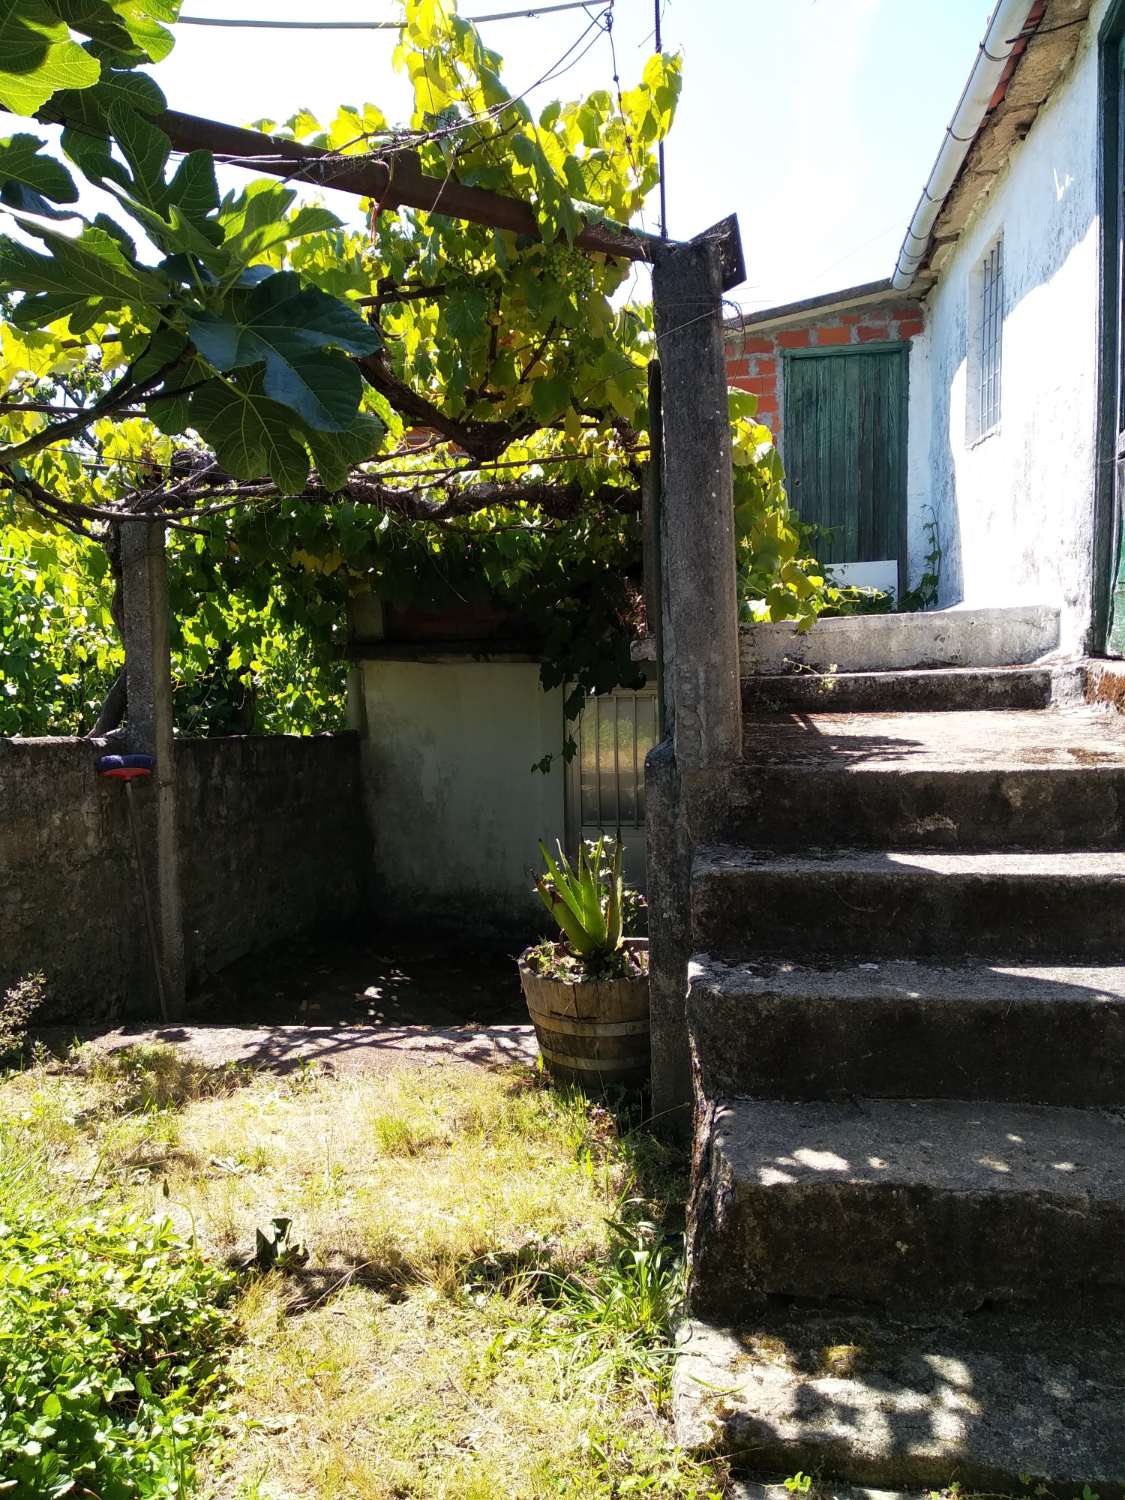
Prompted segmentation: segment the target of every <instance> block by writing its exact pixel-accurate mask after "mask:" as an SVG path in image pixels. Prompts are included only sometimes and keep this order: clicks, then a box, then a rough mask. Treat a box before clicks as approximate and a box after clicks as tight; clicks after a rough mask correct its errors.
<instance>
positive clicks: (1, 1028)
mask: <svg viewBox="0 0 1125 1500" xmlns="http://www.w3.org/2000/svg"><path fill="white" fill-rule="evenodd" d="M46 984H47V981H46V979H45V978H44V976H43V974H42V973H41V972H36V973H34V974H25V975H24V977H23V978H22V979H18V980H17V981H16V983H15V984H14V985H12V987H11V988H10V989H7V990H5V991H4V994H3V996H0V1063H4V1062H9V1061H10V1060H11V1059H12V1058H13V1057H18V1056H19V1055H20V1054H21V1053H22V1052H23V1050H24V1048H25V1046H26V1045H27V1028H28V1026H29V1024H30V1022H31V1018H32V1016H33V1015H34V1014H35V1012H36V1011H37V1010H38V1009H39V1007H40V1006H41V1005H42V1004H43V1001H44V1000H45V999H46Z"/></svg>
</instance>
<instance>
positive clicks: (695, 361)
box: [652, 236, 742, 775]
mask: <svg viewBox="0 0 1125 1500" xmlns="http://www.w3.org/2000/svg"><path fill="white" fill-rule="evenodd" d="M721 278H722V273H721V267H720V256H719V250H718V246H717V245H716V244H715V243H713V241H712V240H710V239H708V238H707V237H706V236H703V237H701V238H700V239H698V240H692V241H691V242H690V243H689V244H686V245H668V246H667V247H666V248H664V249H662V250H661V251H660V252H659V254H658V257H657V260H656V263H655V265H654V267H653V276H652V287H653V300H654V304H655V309H656V348H657V357H658V358H659V360H660V386H661V407H662V417H663V429H664V445H663V453H662V484H661V491H662V493H661V502H660V510H661V531H660V550H661V571H662V574H663V603H664V608H663V631H662V646H663V652H664V696H665V703H666V706H667V713H668V722H669V727H670V729H671V734H672V743H673V747H674V749H675V755H676V764H677V766H678V768H679V771H680V774H681V775H686V774H687V773H689V772H691V771H695V770H717V769H719V768H721V767H725V766H729V765H730V764H732V762H734V761H736V760H737V759H738V758H739V756H740V755H741V753H742V708H741V697H740V692H741V689H740V683H739V671H738V592H737V587H736V583H735V541H734V503H733V495H732V486H731V447H730V418H729V415H728V412H727V374H726V366H725V364H724V361H723V324H722V279H721Z"/></svg>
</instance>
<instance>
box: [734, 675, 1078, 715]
mask: <svg viewBox="0 0 1125 1500" xmlns="http://www.w3.org/2000/svg"><path fill="white" fill-rule="evenodd" d="M1052 683H1053V673H1052V670H1051V668H1050V667H1036V666H1029V667H992V668H988V667H934V668H931V669H929V670H926V669H924V668H923V669H920V670H916V671H907V672H817V671H815V670H810V671H803V672H789V673H776V672H775V673H772V674H769V675H760V676H755V677H744V678H743V680H742V706H743V708H744V709H746V710H747V711H748V712H750V713H777V712H780V711H783V710H787V709H788V710H798V711H800V712H802V713H839V714H855V713H897V712H909V713H919V712H927V711H934V710H936V711H939V712H940V711H943V710H944V711H957V710H984V709H1013V708H1023V709H1042V708H1048V707H1049V706H1050V703H1051V696H1052Z"/></svg>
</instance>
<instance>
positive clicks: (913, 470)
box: [909, 0, 1106, 651]
mask: <svg viewBox="0 0 1125 1500" xmlns="http://www.w3.org/2000/svg"><path fill="white" fill-rule="evenodd" d="M1105 9H1106V0H1101V3H1099V4H1098V5H1097V6H1096V7H1095V9H1094V11H1093V13H1092V14H1091V17H1090V21H1089V23H1088V24H1087V27H1086V30H1085V34H1084V39H1083V42H1082V44H1081V46H1080V49H1079V52H1078V55H1077V57H1076V58H1075V61H1074V64H1073V66H1072V68H1071V71H1070V72H1069V73H1068V75H1067V76H1066V77H1065V78H1064V79H1063V80H1061V81H1060V83H1059V84H1058V85H1056V88H1055V90H1054V93H1053V95H1052V98H1051V99H1050V101H1049V102H1048V103H1047V105H1046V106H1045V107H1044V108H1043V110H1042V111H1041V112H1040V114H1039V116H1038V118H1037V119H1036V121H1035V123H1034V125H1033V126H1032V128H1031V131H1030V133H1029V135H1028V137H1027V140H1026V142H1025V143H1024V144H1023V145H1022V146H1021V147H1020V149H1019V150H1017V151H1016V152H1014V153H1013V156H1012V159H1011V161H1010V163H1009V165H1008V168H1007V170H1006V172H1005V173H1004V174H1003V175H1002V176H1001V177H999V178H998V179H997V181H996V183H995V185H994V186H993V187H992V189H991V190H990V192H989V195H988V197H987V198H986V200H985V201H984V203H983V204H982V206H981V207H980V208H979V209H978V211H977V212H976V214H975V216H974V217H973V218H972V219H971V220H970V222H969V224H968V225H967V227H966V229H965V231H964V232H963V234H962V235H961V238H960V240H959V242H958V244H957V246H956V249H955V251H954V253H953V254H952V256H951V257H950V259H949V261H948V262H947V263H946V264H945V266H944V267H943V269H942V274H941V276H940V279H939V281H938V283H937V285H936V286H935V287H934V289H933V290H932V292H931V293H930V295H929V299H928V303H927V313H926V332H925V335H924V336H923V337H922V338H921V339H919V340H917V341H916V345H915V352H914V355H913V357H912V361H911V372H910V374H911V397H910V401H911V414H910V415H911V422H910V483H909V497H910V499H909V503H910V555H911V574H912V576H915V577H916V576H917V574H918V573H919V572H920V569H921V559H922V556H923V554H924V553H925V551H926V550H927V548H926V538H925V534H924V530H923V525H924V522H925V520H926V512H925V506H926V505H927V504H930V505H932V506H933V508H934V511H935V513H936V516H937V521H938V536H939V539H940V542H941V546H942V550H943V558H942V571H941V590H940V599H939V604H940V605H941V606H950V605H956V604H964V605H966V606H969V607H977V606H980V607H985V606H988V607H996V606H1004V605H1017V604H1046V605H1053V606H1058V607H1059V609H1060V610H1061V612H1062V618H1061V632H1060V646H1061V647H1062V648H1063V649H1064V650H1070V651H1075V650H1079V649H1082V648H1084V647H1086V646H1087V645H1088V644H1089V642H1088V639H1087V637H1088V632H1089V630H1090V626H1091V619H1092V601H1093V587H1094V578H1093V571H1094V535H1093V534H1094V473H1095V428H1096V412H1097V341H1098V308H1099V293H1100V282H1099V265H1098V208H1097V197H1098V49H1097V34H1098V28H1099V26H1100V24H1101V20H1102V17H1103V15H1104V13H1105ZM1000 234H1002V235H1003V244H1004V320H1003V345H1002V375H1001V379H1002V411H1001V417H1000V424H999V427H998V429H996V430H994V431H993V432H991V433H990V434H988V435H986V436H985V437H983V438H981V439H979V440H977V441H974V440H973V438H972V436H971V428H970V425H969V424H968V422H967V411H968V403H969V400H970V392H969V382H970V365H971V350H972V339H973V334H974V328H975V322H976V319H977V316H978V302H977V291H978V287H977V277H978V275H979V268H980V266H981V264H982V262H983V260H984V257H985V255H986V254H987V252H988V250H989V248H990V246H991V245H992V244H993V243H994V242H995V240H996V239H997V237H998V236H999V235H1000Z"/></svg>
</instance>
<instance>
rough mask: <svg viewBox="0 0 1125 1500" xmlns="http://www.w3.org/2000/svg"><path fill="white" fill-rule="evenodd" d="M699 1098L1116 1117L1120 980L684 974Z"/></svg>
mask: <svg viewBox="0 0 1125 1500" xmlns="http://www.w3.org/2000/svg"><path fill="white" fill-rule="evenodd" d="M688 978H689V990H688V999H687V1017H688V1027H689V1030H690V1033H691V1038H692V1051H693V1054H694V1056H695V1060H696V1077H697V1081H698V1085H699V1087H700V1089H701V1091H702V1092H703V1094H704V1095H705V1096H706V1097H708V1098H711V1099H718V1098H728V1097H730V1096H731V1095H734V1094H752V1095H754V1097H755V1098H759V1099H822V1100H829V1099H834V1098H836V1099H838V1098H841V1097H845V1096H847V1095H849V1094H858V1095H872V1096H875V1095H879V1096H883V1097H886V1098H896V1099H934V1098H937V1099H991V1100H998V1101H1002V1102H1006V1103H1013V1104H1018V1103H1023V1104H1067V1105H1080V1106H1087V1107H1090V1106H1106V1107H1108V1106H1114V1105H1121V1106H1125V967H1120V966H1104V967H1100V968H1099V967H1095V966H1092V965H1069V966H1065V965H1064V966H1054V967H1038V968H1035V967H1012V966H1005V965H996V964H988V963H981V964H973V965H961V966H958V967H951V966H948V965H946V966H935V965H929V964H922V963H915V962H902V961H892V962H889V963H858V964H857V963H848V964H844V965H842V966H840V967H835V968H833V967H828V966H824V967H820V968H816V967H811V966H805V965H800V964H790V963H769V962H756V963H755V962H751V963H743V964H724V963H722V962H720V961H718V960H715V959H712V958H711V957H710V956H709V955H707V954H698V955H697V956H696V957H695V959H694V960H693V961H692V964H691V966H690V969H689V973H688Z"/></svg>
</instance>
